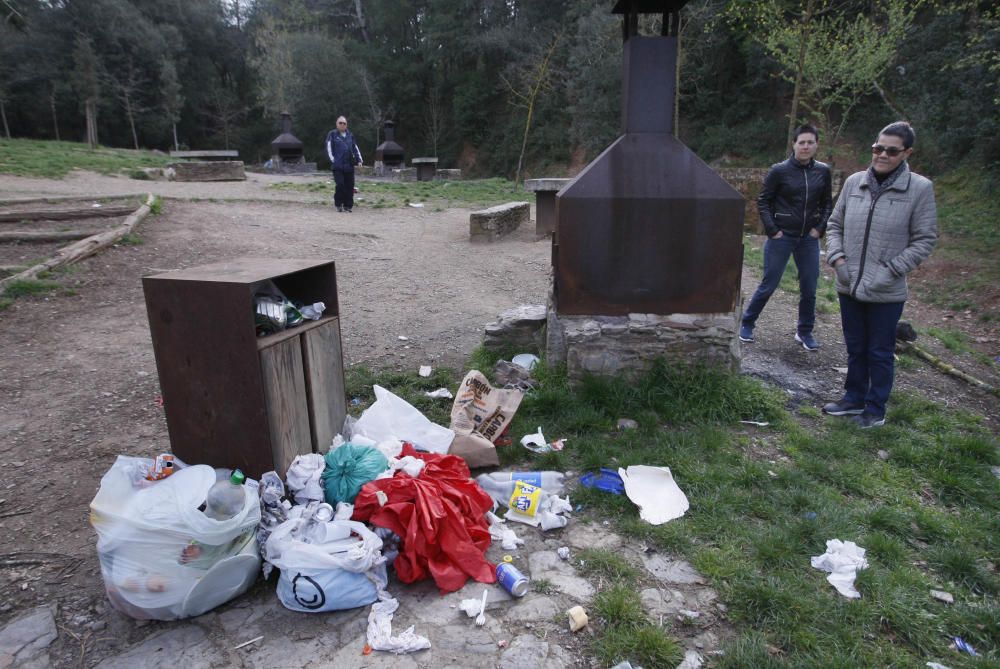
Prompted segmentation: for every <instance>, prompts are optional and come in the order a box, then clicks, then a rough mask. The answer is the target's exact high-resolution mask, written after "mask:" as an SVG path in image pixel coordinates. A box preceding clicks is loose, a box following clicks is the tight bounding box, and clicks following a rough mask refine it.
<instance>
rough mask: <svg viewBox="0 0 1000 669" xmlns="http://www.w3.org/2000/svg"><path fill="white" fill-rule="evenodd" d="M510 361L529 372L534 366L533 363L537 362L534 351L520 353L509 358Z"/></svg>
mask: <svg viewBox="0 0 1000 669" xmlns="http://www.w3.org/2000/svg"><path fill="white" fill-rule="evenodd" d="M510 361H511V362H512V363H514V364H515V365H520V366H521V367H524V368H525V369H526V370H528V371H529V372H530V371H531V370H533V369H534V368H535V365H537V364H538V356H537V355H535V354H534V353H520V354H518V355H515V356H514V357H513V358H511V359H510Z"/></svg>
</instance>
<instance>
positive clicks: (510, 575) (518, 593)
mask: <svg viewBox="0 0 1000 669" xmlns="http://www.w3.org/2000/svg"><path fill="white" fill-rule="evenodd" d="M496 577H497V583H499V584H500V585H502V586H503V589H504V590H506V591H507V592H509V593H510V594H512V595H514V596H515V597H524V595H525V594H527V592H528V577H527V576H525V575H524V574H522V573H521V570H520V569H518V568H517V567H515V566H514V565H512V564H510V563H509V562H501V563H500V564H498V565H497V568H496Z"/></svg>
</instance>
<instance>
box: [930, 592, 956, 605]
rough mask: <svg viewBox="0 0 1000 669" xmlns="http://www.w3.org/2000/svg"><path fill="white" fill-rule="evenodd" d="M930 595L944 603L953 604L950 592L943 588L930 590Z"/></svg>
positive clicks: (953, 599)
mask: <svg viewBox="0 0 1000 669" xmlns="http://www.w3.org/2000/svg"><path fill="white" fill-rule="evenodd" d="M931 597H933V598H934V599H936V600H938V601H939V602H944V603H945V604H954V603H955V598H954V597H952V595H951V593H950V592H944V591H943V590H931Z"/></svg>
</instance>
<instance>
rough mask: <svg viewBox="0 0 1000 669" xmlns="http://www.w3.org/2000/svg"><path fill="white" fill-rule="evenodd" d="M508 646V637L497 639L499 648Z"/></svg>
mask: <svg viewBox="0 0 1000 669" xmlns="http://www.w3.org/2000/svg"><path fill="white" fill-rule="evenodd" d="M506 647H507V639H500V640H499V641H497V648H506Z"/></svg>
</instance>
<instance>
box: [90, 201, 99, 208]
mask: <svg viewBox="0 0 1000 669" xmlns="http://www.w3.org/2000/svg"><path fill="white" fill-rule="evenodd" d="M90 206H91V207H93V208H94V209H97V208H99V207H100V206H101V203H100V202H95V203H94V204H92V205H90Z"/></svg>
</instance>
